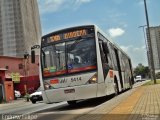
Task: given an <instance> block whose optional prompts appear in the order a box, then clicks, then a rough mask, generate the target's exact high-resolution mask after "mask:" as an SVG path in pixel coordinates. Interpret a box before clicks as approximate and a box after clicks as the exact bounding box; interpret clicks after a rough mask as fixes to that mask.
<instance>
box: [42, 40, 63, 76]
mask: <svg viewBox="0 0 160 120" xmlns="http://www.w3.org/2000/svg"><path fill="white" fill-rule="evenodd" d="M42 50H43V53H44V54H42V66H43V76H46V77H47V76H55V75H60V74H65V73H66V67H65V43H59V44H56V45H51V46H47V47H44V48H43V49H42Z"/></svg>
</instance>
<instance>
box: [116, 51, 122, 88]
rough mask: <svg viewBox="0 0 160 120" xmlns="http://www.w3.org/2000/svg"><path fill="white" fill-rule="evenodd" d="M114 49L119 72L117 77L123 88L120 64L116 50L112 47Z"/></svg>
mask: <svg viewBox="0 0 160 120" xmlns="http://www.w3.org/2000/svg"><path fill="white" fill-rule="evenodd" d="M114 51H115V55H116V60H117V66H118V73H119V78H120V84H121V88H122V89H123V81H122V72H121V65H120V60H119V55H118V50H117V49H114Z"/></svg>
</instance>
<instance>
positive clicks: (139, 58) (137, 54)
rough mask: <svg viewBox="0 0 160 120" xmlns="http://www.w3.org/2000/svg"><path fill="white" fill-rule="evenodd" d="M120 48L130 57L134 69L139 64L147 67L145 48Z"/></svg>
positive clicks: (129, 46)
mask: <svg viewBox="0 0 160 120" xmlns="http://www.w3.org/2000/svg"><path fill="white" fill-rule="evenodd" d="M120 48H121V49H122V50H123V51H124V52H126V53H127V54H128V55H129V56H130V58H131V61H132V65H133V67H134V68H135V67H136V66H137V65H138V64H139V63H142V64H143V65H145V66H147V65H148V62H147V61H148V60H147V52H146V47H145V46H140V47H134V46H132V45H128V46H120Z"/></svg>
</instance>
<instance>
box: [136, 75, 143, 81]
mask: <svg viewBox="0 0 160 120" xmlns="http://www.w3.org/2000/svg"><path fill="white" fill-rule="evenodd" d="M142 81H143V80H142V77H141V75H137V76H136V78H135V82H142Z"/></svg>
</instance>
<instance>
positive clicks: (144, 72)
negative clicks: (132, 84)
mask: <svg viewBox="0 0 160 120" xmlns="http://www.w3.org/2000/svg"><path fill="white" fill-rule="evenodd" d="M137 75H141V76H142V78H145V77H147V76H150V71H149V68H148V66H143V65H142V64H141V63H140V64H138V66H137V67H136V68H135V69H134V76H137Z"/></svg>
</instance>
